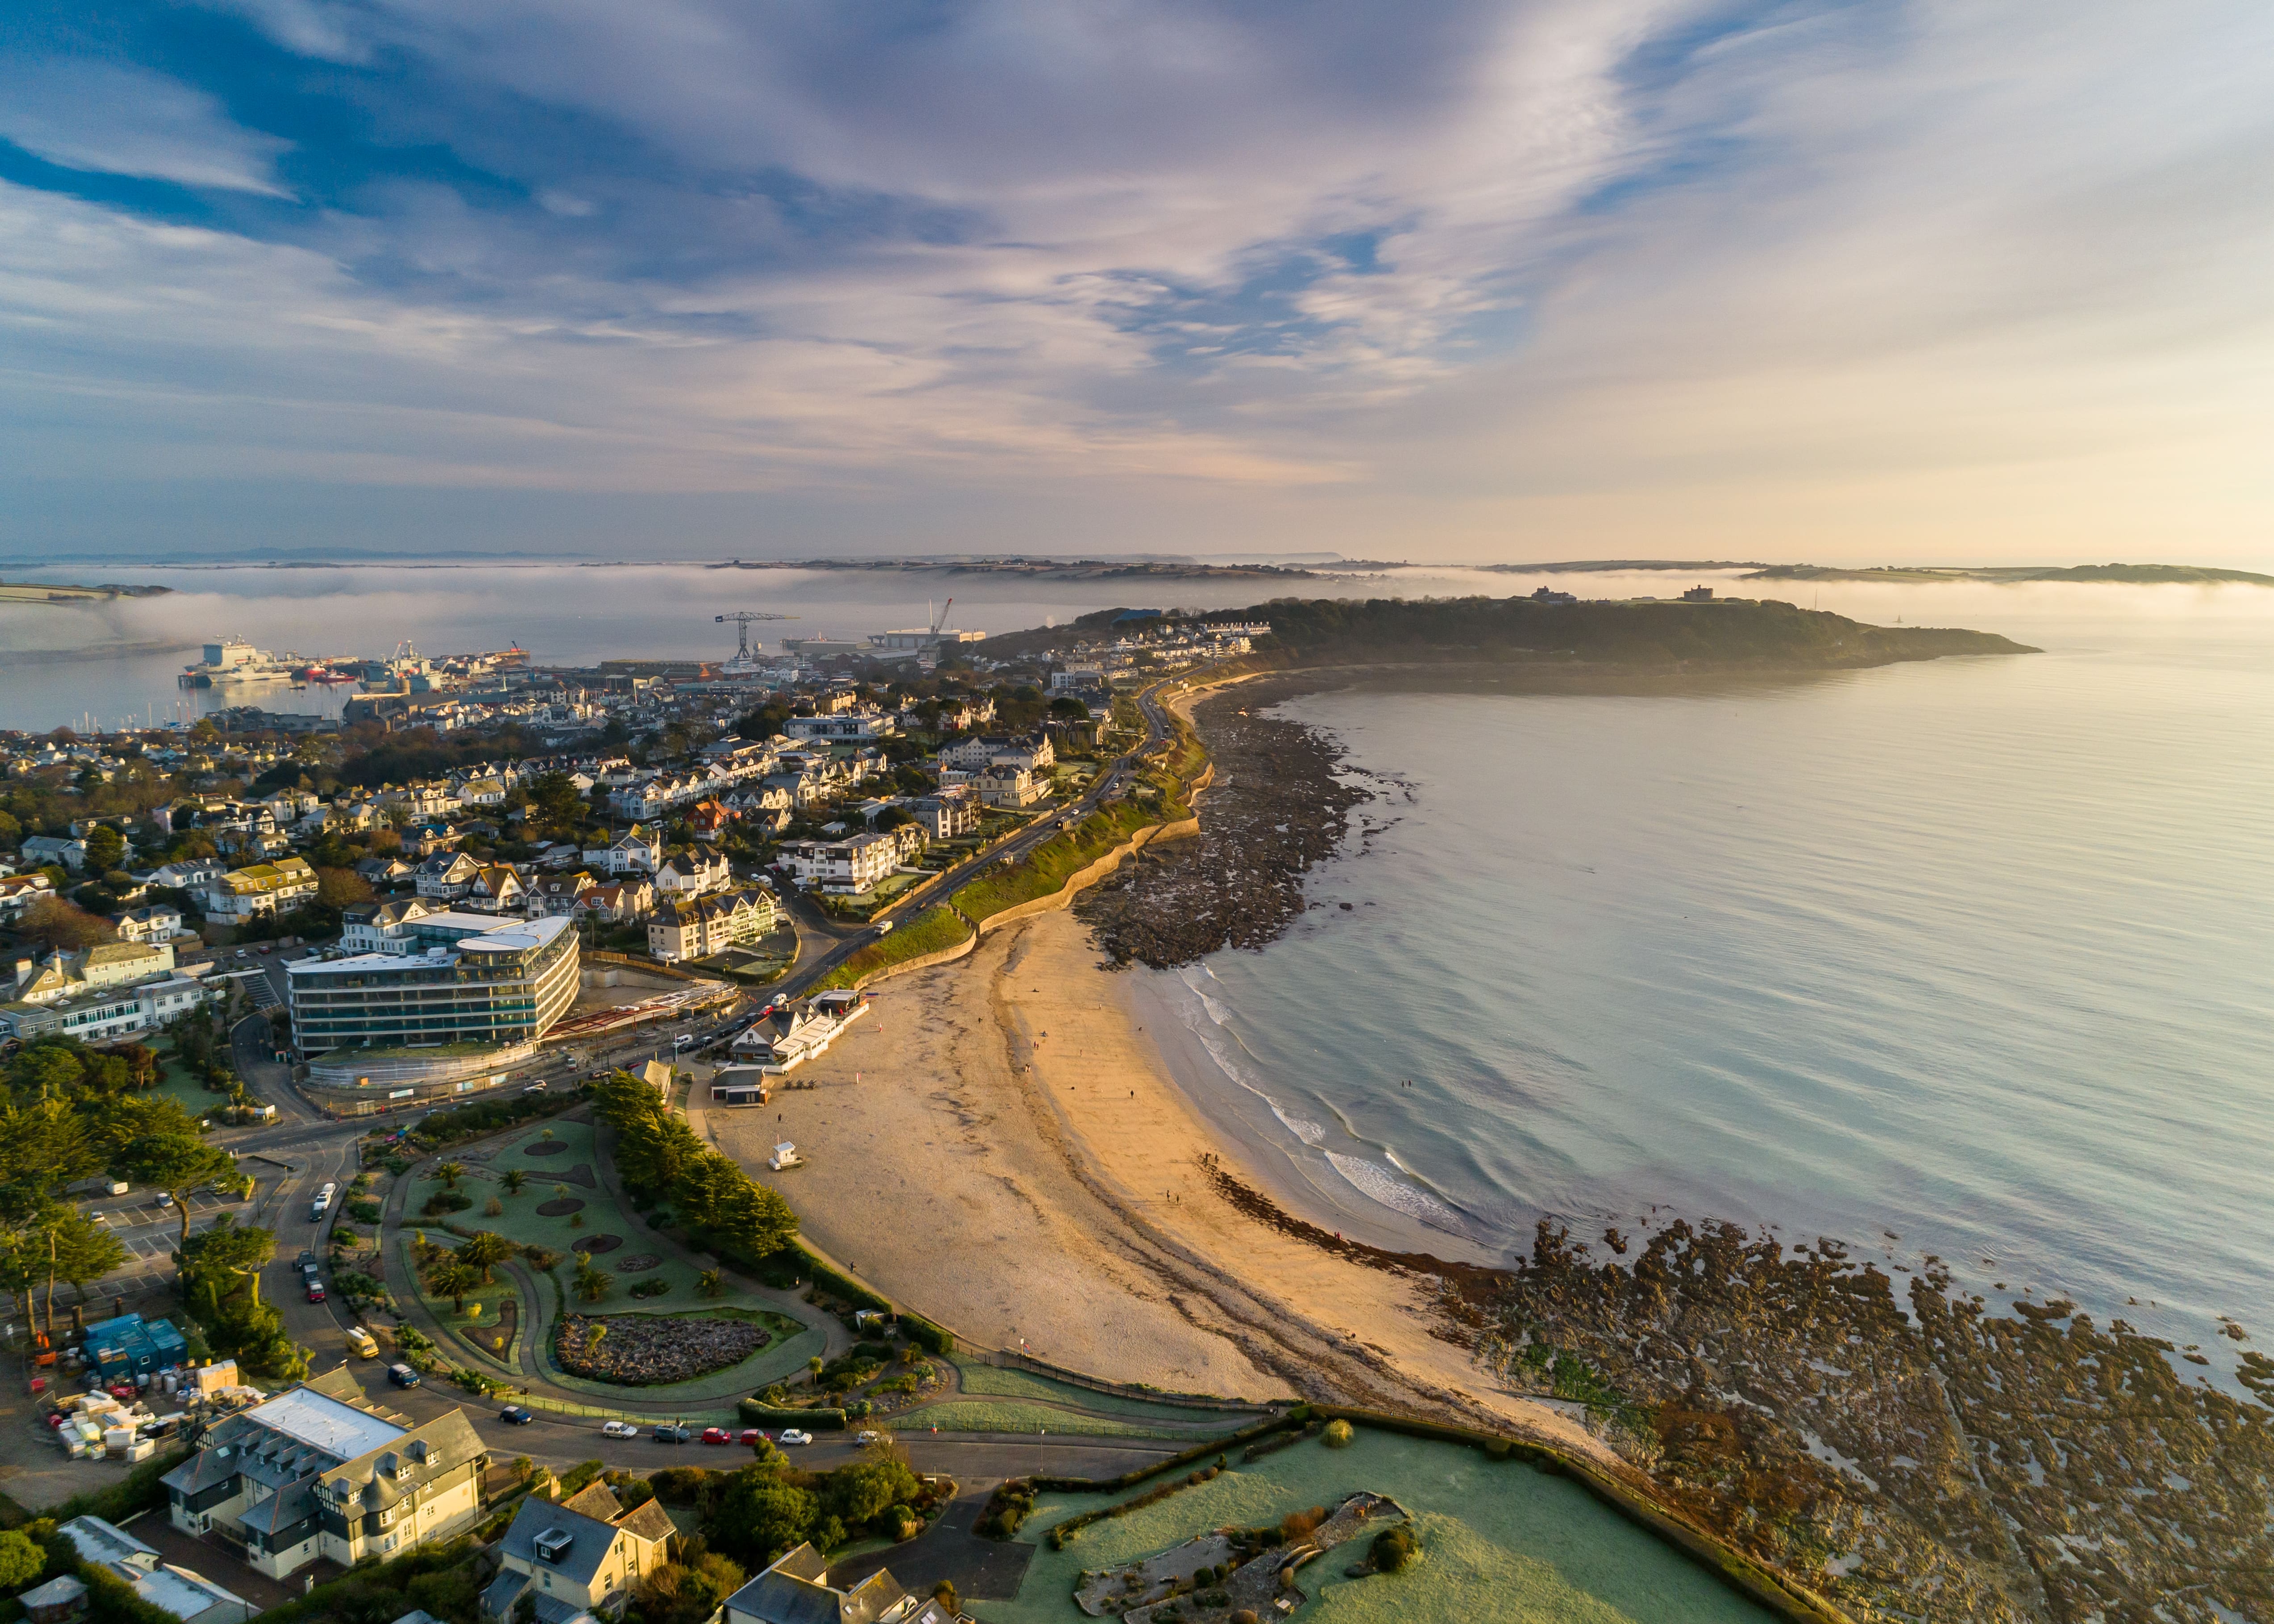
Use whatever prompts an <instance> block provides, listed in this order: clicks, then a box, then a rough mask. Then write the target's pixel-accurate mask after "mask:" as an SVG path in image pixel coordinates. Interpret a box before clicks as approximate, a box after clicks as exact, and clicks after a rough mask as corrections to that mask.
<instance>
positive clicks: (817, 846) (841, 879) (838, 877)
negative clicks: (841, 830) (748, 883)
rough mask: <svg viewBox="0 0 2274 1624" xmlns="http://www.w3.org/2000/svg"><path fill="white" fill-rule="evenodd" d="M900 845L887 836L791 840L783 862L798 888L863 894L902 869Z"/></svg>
mask: <svg viewBox="0 0 2274 1624" xmlns="http://www.w3.org/2000/svg"><path fill="white" fill-rule="evenodd" d="M780 861H783V862H786V863H787V864H788V865H789V871H790V876H791V877H792V878H793V879H794V880H795V881H796V882H797V883H798V884H799V885H801V886H802V887H804V888H806V889H807V890H811V889H813V888H814V887H816V886H818V887H819V888H820V889H821V890H823V891H870V890H873V889H875V887H876V885H877V882H878V881H880V880H882V879H883V878H884V877H885V876H886V875H888V874H890V873H892V870H893V869H894V868H898V867H899V866H900V843H899V842H898V841H896V840H894V839H892V838H891V837H890V836H888V835H853V836H851V837H849V838H846V839H843V840H788V841H785V842H783V844H782V847H781V859H780Z"/></svg>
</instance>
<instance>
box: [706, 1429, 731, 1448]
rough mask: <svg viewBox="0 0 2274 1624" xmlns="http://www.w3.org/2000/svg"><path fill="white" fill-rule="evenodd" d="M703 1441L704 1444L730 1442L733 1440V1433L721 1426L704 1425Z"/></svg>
mask: <svg viewBox="0 0 2274 1624" xmlns="http://www.w3.org/2000/svg"><path fill="white" fill-rule="evenodd" d="M703 1441H704V1443H706V1444H731V1443H733V1442H734V1434H733V1433H732V1432H728V1431H727V1429H726V1428H725V1427H723V1426H706V1427H704V1429H703Z"/></svg>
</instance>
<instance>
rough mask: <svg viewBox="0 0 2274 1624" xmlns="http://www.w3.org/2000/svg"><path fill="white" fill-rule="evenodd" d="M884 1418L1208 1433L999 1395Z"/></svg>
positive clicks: (947, 1424) (1119, 1433)
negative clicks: (1090, 1414) (1087, 1413)
mask: <svg viewBox="0 0 2274 1624" xmlns="http://www.w3.org/2000/svg"><path fill="white" fill-rule="evenodd" d="M1186 1413H1187V1414H1188V1415H1189V1414H1191V1413H1193V1412H1190V1411H1187V1412H1186ZM888 1419H889V1421H890V1423H891V1424H892V1425H894V1426H897V1427H899V1428H900V1430H901V1431H902V1432H907V1433H908V1434H910V1435H911V1436H913V1435H914V1434H915V1433H916V1432H920V1431H922V1430H923V1429H924V1428H926V1427H934V1426H936V1427H937V1428H938V1429H939V1430H940V1431H941V1432H1028V1433H1033V1432H1073V1433H1079V1434H1081V1435H1082V1436H1085V1437H1091V1438H1177V1439H1182V1440H1186V1441H1195V1440H1199V1439H1201V1438H1205V1437H1207V1436H1209V1431H1208V1429H1205V1428H1189V1427H1183V1428H1180V1427H1170V1426H1163V1425H1161V1424H1160V1423H1158V1422H1156V1421H1120V1420H1115V1419H1113V1418H1112V1417H1107V1416H1085V1415H1076V1414H1074V1413H1073V1411H1071V1410H1053V1409H1051V1408H1050V1406H1049V1405H1047V1404H1033V1403H1022V1402H1020V1401H1018V1400H1016V1399H1002V1398H952V1399H947V1400H945V1401H943V1402H940V1403H937V1404H926V1405H924V1406H923V1407H922V1408H921V1409H918V1410H902V1411H900V1413H899V1414H897V1415H894V1416H892V1417H888ZM1237 1425H1239V1423H1238V1418H1237V1417H1231V1418H1228V1419H1226V1420H1225V1422H1224V1426H1223V1430H1224V1432H1231V1431H1233V1430H1234V1429H1235V1428H1236V1427H1237Z"/></svg>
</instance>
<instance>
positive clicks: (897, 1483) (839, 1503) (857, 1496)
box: [828, 1455, 920, 1528]
mask: <svg viewBox="0 0 2274 1624" xmlns="http://www.w3.org/2000/svg"><path fill="white" fill-rule="evenodd" d="M918 1492H920V1485H918V1484H917V1482H916V1475H915V1473H914V1472H912V1471H910V1470H908V1464H907V1462H906V1461H900V1460H895V1459H893V1458H892V1456H890V1455H886V1456H884V1457H882V1458H880V1459H877V1458H872V1459H870V1460H866V1461H860V1462H855V1463H854V1464H853V1465H851V1466H840V1467H839V1468H838V1469H837V1470H835V1471H833V1472H832V1473H830V1474H829V1488H828V1495H829V1509H830V1510H831V1511H832V1512H833V1513H835V1514H836V1516H837V1518H838V1520H839V1521H840V1522H843V1523H844V1524H845V1526H846V1527H847V1528H858V1527H859V1526H861V1524H862V1523H864V1522H872V1521H874V1520H875V1519H876V1518H877V1517H880V1516H882V1515H884V1514H885V1512H886V1511H888V1510H890V1509H891V1508H892V1507H894V1506H897V1505H899V1504H900V1503H901V1502H902V1501H904V1500H914V1499H915V1497H916V1495H917V1493H918Z"/></svg>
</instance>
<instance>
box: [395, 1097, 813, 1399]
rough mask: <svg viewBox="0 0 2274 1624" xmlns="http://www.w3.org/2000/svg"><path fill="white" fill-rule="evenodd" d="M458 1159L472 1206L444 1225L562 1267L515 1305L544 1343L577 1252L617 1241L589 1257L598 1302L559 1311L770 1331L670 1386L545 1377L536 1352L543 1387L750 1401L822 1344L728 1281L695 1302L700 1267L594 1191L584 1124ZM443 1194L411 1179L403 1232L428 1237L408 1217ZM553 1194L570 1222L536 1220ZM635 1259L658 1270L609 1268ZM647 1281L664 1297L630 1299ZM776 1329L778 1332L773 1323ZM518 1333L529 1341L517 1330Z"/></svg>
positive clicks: (554, 1127) (594, 1161)
mask: <svg viewBox="0 0 2274 1624" xmlns="http://www.w3.org/2000/svg"><path fill="white" fill-rule="evenodd" d="M548 1130H549V1132H548ZM547 1145H559V1146H562V1147H565V1148H563V1149H561V1150H560V1151H559V1152H557V1153H555V1154H549V1155H546V1154H531V1149H532V1148H533V1147H540V1146H547ZM445 1159H446V1160H447V1159H448V1158H445ZM460 1160H462V1161H463V1162H465V1166H466V1173H465V1175H464V1177H462V1178H461V1179H460V1181H459V1188H460V1190H461V1192H463V1193H464V1194H465V1195H467V1196H470V1197H471V1198H472V1200H473V1205H472V1206H471V1207H468V1208H467V1209H466V1210H465V1211H463V1212H460V1213H453V1214H449V1222H452V1223H454V1224H456V1225H457V1226H458V1227H459V1228H461V1229H493V1230H495V1231H496V1232H497V1233H498V1234H500V1235H502V1236H504V1237H506V1238H507V1239H508V1240H510V1241H515V1242H518V1243H519V1244H522V1245H524V1246H531V1245H534V1246H542V1247H544V1248H546V1250H548V1251H551V1252H557V1253H559V1254H560V1256H561V1263H560V1265H559V1266H558V1267H556V1268H555V1269H554V1270H553V1274H552V1282H553V1283H552V1284H551V1285H550V1286H546V1287H544V1288H542V1289H543V1292H544V1295H545V1296H546V1301H545V1302H543V1303H541V1304H533V1305H531V1304H524V1306H525V1307H527V1306H533V1307H534V1308H535V1309H536V1310H537V1312H539V1313H541V1314H543V1315H544V1317H545V1322H546V1333H545V1335H546V1337H547V1338H548V1344H549V1336H550V1326H551V1322H552V1314H553V1311H554V1310H555V1309H556V1308H557V1307H558V1306H559V1305H560V1303H559V1298H560V1297H561V1295H562V1294H564V1293H569V1292H571V1291H572V1290H573V1282H574V1280H575V1277H576V1253H575V1244H576V1242H577V1241H579V1240H584V1239H592V1238H597V1237H606V1236H614V1237H617V1241H618V1244H616V1245H614V1246H612V1247H609V1248H607V1249H606V1250H605V1251H602V1252H596V1253H595V1254H594V1257H593V1261H594V1262H595V1263H596V1264H597V1265H599V1267H600V1269H601V1270H602V1271H603V1272H604V1273H606V1274H607V1276H608V1278H609V1282H610V1286H609V1289H608V1292H607V1295H606V1296H605V1297H601V1298H600V1299H599V1301H597V1302H590V1303H588V1302H585V1301H584V1300H583V1299H581V1298H578V1297H573V1296H572V1297H569V1301H568V1304H567V1306H568V1307H569V1309H570V1310H571V1311H573V1312H577V1313H582V1314H620V1313H649V1314H656V1315H669V1314H684V1313H716V1312H729V1313H735V1314H739V1315H742V1316H743V1317H756V1318H760V1319H765V1320H766V1321H767V1322H768V1323H769V1324H770V1325H772V1328H773V1329H774V1330H775V1331H776V1339H775V1341H774V1342H772V1343H770V1344H769V1345H768V1346H766V1347H765V1348H763V1349H761V1350H758V1351H757V1353H755V1354H753V1355H751V1356H750V1357H749V1358H748V1359H745V1360H743V1361H742V1364H740V1365H735V1366H734V1368H733V1369H732V1370H727V1371H719V1372H714V1373H712V1375H709V1376H705V1377H702V1378H699V1379H697V1380H693V1381H689V1382H683V1383H679V1384H676V1385H674V1386H671V1387H637V1388H633V1387H616V1386H614V1385H612V1384H610V1383H606V1382H599V1381H590V1380H584V1379H583V1378H580V1377H576V1376H569V1375H566V1374H562V1373H560V1372H553V1371H552V1370H551V1360H550V1357H549V1345H548V1344H540V1345H541V1346H545V1347H546V1358H545V1363H546V1366H547V1369H548V1372H549V1373H550V1374H551V1378H552V1380H555V1381H557V1382H558V1383H559V1384H560V1385H561V1387H567V1388H570V1389H573V1390H575V1391H576V1392H579V1393H589V1394H591V1395H594V1396H596V1397H602V1396H606V1397H619V1398H623V1399H626V1400H630V1401H635V1402H636V1401H638V1400H644V1399H650V1398H669V1397H678V1396H695V1397H721V1396H731V1395H732V1393H733V1390H734V1388H736V1387H740V1389H741V1391H742V1392H749V1391H750V1390H752V1389H754V1388H756V1387H763V1386H764V1384H765V1383H767V1382H769V1381H772V1380H779V1379H780V1378H782V1377H784V1376H787V1375H789V1374H790V1373H792V1372H795V1371H797V1370H800V1369H802V1368H803V1366H804V1365H805V1362H806V1360H807V1359H808V1358H809V1357H812V1356H813V1355H815V1354H817V1353H819V1352H820V1351H821V1350H823V1348H824V1347H825V1345H826V1342H827V1338H826V1336H825V1334H824V1333H823V1332H822V1331H820V1330H819V1329H817V1328H811V1329H809V1328H808V1327H806V1325H805V1323H804V1321H802V1320H801V1319H796V1318H795V1317H794V1316H791V1315H785V1314H783V1313H782V1312H781V1310H780V1306H779V1304H778V1303H777V1302H775V1300H774V1299H772V1298H771V1297H761V1296H759V1295H757V1293H756V1292H754V1291H747V1290H743V1289H738V1288H737V1287H736V1286H735V1285H734V1280H733V1277H732V1276H731V1275H728V1276H726V1277H724V1280H723V1282H722V1283H724V1284H725V1285H726V1287H727V1289H726V1290H725V1291H724V1292H723V1293H722V1294H721V1295H719V1296H718V1297H701V1296H698V1295H697V1289H696V1288H697V1283H698V1276H699V1274H701V1272H702V1270H701V1266H699V1265H697V1264H695V1263H692V1262H689V1261H688V1260H687V1259H686V1258H685V1256H684V1255H683V1254H682V1253H681V1252H680V1251H679V1249H678V1248H676V1247H675V1246H674V1245H673V1244H671V1243H669V1242H668V1241H666V1240H664V1239H662V1238H661V1237H659V1236H658V1235H657V1234H656V1232H655V1231H654V1230H653V1229H651V1228H649V1226H648V1224H647V1222H646V1220H645V1219H644V1218H642V1217H641V1216H640V1215H639V1214H636V1213H634V1212H631V1211H629V1209H627V1208H624V1207H619V1206H618V1205H617V1204H616V1202H615V1201H614V1199H613V1198H612V1197H611V1196H610V1195H609V1194H608V1193H607V1192H606V1190H604V1189H602V1188H600V1187H599V1154H598V1152H597V1150H596V1148H595V1147H594V1144H593V1138H592V1129H591V1124H587V1123H577V1122H560V1121H554V1122H552V1123H548V1124H543V1125H542V1126H538V1127H531V1129H529V1130H528V1131H526V1132H522V1133H520V1134H517V1135H516V1136H515V1137H514V1138H513V1139H511V1140H510V1141H508V1143H507V1144H505V1145H504V1146H503V1147H501V1148H499V1149H497V1150H495V1151H494V1152H493V1153H491V1154H490V1156H489V1159H488V1160H487V1161H486V1162H481V1161H475V1160H472V1159H471V1158H460ZM580 1167H581V1168H588V1169H591V1170H592V1177H593V1184H592V1185H591V1187H587V1186H586V1185H585V1184H582V1183H579V1182H576V1181H573V1180H569V1179H566V1178H564V1177H562V1176H563V1175H564V1174H567V1173H569V1172H570V1171H572V1170H574V1169H577V1168H580ZM514 1169H519V1170H520V1171H522V1172H524V1173H526V1174H528V1175H529V1180H528V1183H527V1184H524V1185H523V1187H522V1189H521V1192H520V1193H519V1194H517V1195H508V1194H507V1193H506V1192H505V1189H504V1185H503V1183H502V1177H503V1175H504V1174H506V1173H507V1172H508V1171H511V1170H514ZM442 1187H443V1186H442V1184H441V1182H440V1180H439V1179H434V1178H431V1177H420V1178H418V1179H417V1180H415V1181H414V1182H413V1184H412V1187H411V1190H410V1194H409V1196H408V1198H407V1199H408V1201H409V1203H410V1205H409V1209H408V1211H407V1213H406V1215H405V1218H404V1221H403V1227H404V1228H405V1229H418V1228H419V1227H421V1225H422V1223H423V1224H424V1226H425V1228H426V1229H429V1230H430V1231H434V1232H437V1233H439V1232H440V1225H439V1223H437V1222H436V1221H434V1220H433V1219H425V1220H421V1219H420V1218H418V1215H417V1213H418V1207H419V1206H420V1205H421V1204H422V1203H424V1202H425V1199H426V1198H427V1197H428V1196H429V1195H431V1194H433V1192H435V1191H437V1190H440V1189H441V1188H442ZM562 1188H565V1189H566V1191H567V1193H568V1196H569V1199H573V1200H577V1201H581V1202H583V1203H584V1205H583V1207H580V1208H579V1209H578V1210H577V1211H576V1212H574V1213H563V1214H557V1215H553V1216H548V1215H546V1214H543V1213H540V1212H538V1207H541V1206H543V1205H545V1204H546V1203H547V1202H550V1201H553V1200H554V1199H557V1198H558V1197H559V1195H560V1192H561V1189H562ZM493 1197H495V1198H496V1199H497V1200H498V1202H499V1204H500V1205H501V1207H503V1208H504V1209H505V1210H504V1211H503V1212H502V1213H501V1214H497V1215H495V1216H492V1215H490V1214H486V1213H485V1212H484V1211H483V1208H484V1207H486V1206H487V1205H488V1204H489V1201H490V1199H491V1198H493ZM580 1221H581V1222H580ZM642 1256H648V1257H655V1258H659V1259H662V1261H661V1262H660V1263H659V1264H658V1265H657V1266H656V1267H653V1268H647V1269H639V1270H635V1271H631V1272H628V1273H620V1272H619V1271H618V1270H617V1268H616V1265H617V1264H619V1263H621V1262H623V1261H625V1260H627V1259H634V1258H637V1257H642ZM650 1281H662V1282H666V1284H667V1285H668V1287H669V1289H668V1290H666V1291H664V1292H662V1293H661V1294H659V1295H658V1296H655V1297H633V1296H632V1295H631V1289H632V1287H634V1286H635V1285H639V1284H643V1283H644V1282H650ZM445 1306H446V1307H447V1304H446V1305H445ZM442 1317H443V1318H444V1322H445V1323H446V1324H447V1323H449V1320H448V1318H447V1316H442ZM778 1320H779V1321H781V1322H782V1323H781V1324H774V1322H775V1321H778ZM785 1327H788V1328H787V1329H786V1328H785ZM523 1335H528V1327H527V1325H526V1324H524V1326H523Z"/></svg>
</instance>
